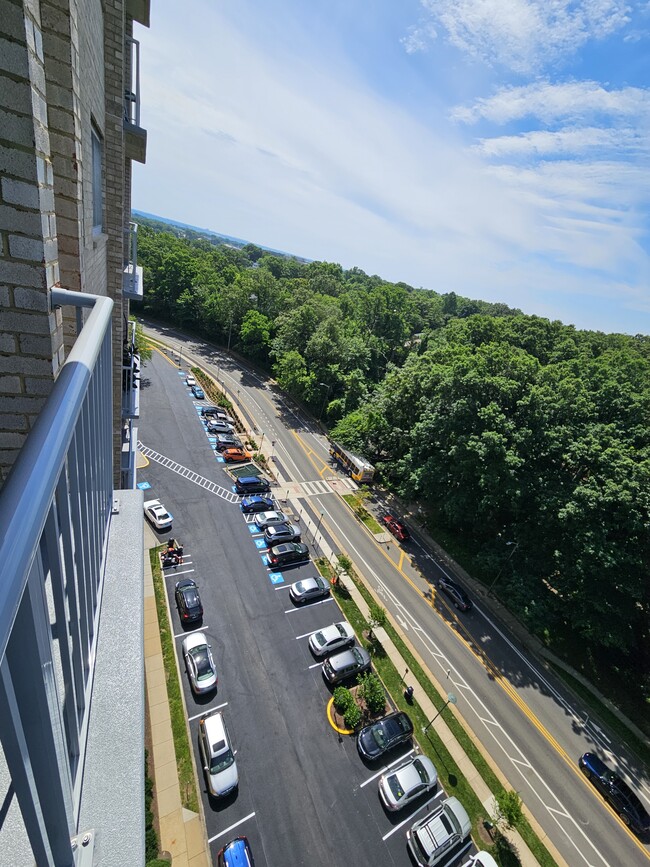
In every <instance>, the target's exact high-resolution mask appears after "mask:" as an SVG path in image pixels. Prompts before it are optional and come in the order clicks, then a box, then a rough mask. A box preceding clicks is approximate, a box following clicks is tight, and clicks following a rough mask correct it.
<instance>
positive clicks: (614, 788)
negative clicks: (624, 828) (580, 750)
mask: <svg viewBox="0 0 650 867" xmlns="http://www.w3.org/2000/svg"><path fill="white" fill-rule="evenodd" d="M578 765H579V766H580V770H581V771H582V773H583V774H584V775H585V776H586V777H587V779H588V780H589V781H590V782H591V783H592V785H593V786H594V787H595V788H596V789H598V791H599V792H600V794H601V795H602V796H603V797H604V798H605V800H606V801H608V802H609V803H610V804H611V805H612V807H613V808H614V809H615V810H616V812H617V813H618V814H619V816H620V817H621V819H622V820H623V821H624V822H625V824H626V825H628V826H629V827H630V828H631V829H632V830H633V831H634V833H635V834H639V835H642V834H648V833H650V816H649V815H648V812H647V810H646V809H645V807H644V806H643V804H642V803H641V801H640V800H639V798H638V797H637V795H636V794H635V793H634V792H633V791H632V789H631V788H630V787H629V786H628V784H627V783H626V782H625V780H623V779H622V778H621V777H619V775H618V774H617V773H616V771H612V770H611V768H608V767H607V765H606V764H605V762H603V761H602V760H601V759H600V758H599V757H598V756H597V755H596V754H595V753H585V754H584V755H582V756H580V759H579V761H578Z"/></svg>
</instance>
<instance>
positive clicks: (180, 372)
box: [177, 370, 187, 376]
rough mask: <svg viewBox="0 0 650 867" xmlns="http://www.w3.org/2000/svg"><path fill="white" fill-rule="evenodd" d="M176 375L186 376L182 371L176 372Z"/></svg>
mask: <svg viewBox="0 0 650 867" xmlns="http://www.w3.org/2000/svg"><path fill="white" fill-rule="evenodd" d="M177 373H178V375H179V376H187V374H186V373H185V371H184V370H178V371H177Z"/></svg>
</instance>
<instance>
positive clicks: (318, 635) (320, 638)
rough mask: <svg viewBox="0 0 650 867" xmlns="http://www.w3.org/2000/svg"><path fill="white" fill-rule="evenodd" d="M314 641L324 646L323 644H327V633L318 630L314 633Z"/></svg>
mask: <svg viewBox="0 0 650 867" xmlns="http://www.w3.org/2000/svg"><path fill="white" fill-rule="evenodd" d="M314 641H315V642H316V644H319V645H320V646H321V647H322V646H323V644H325V635H324V634H323V633H322V632H316V633H315V635H314Z"/></svg>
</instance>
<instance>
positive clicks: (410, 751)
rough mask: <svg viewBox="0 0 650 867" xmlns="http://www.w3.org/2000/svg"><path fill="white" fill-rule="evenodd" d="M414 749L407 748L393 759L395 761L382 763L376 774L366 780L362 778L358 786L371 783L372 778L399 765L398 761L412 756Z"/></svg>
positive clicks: (374, 778) (361, 786)
mask: <svg viewBox="0 0 650 867" xmlns="http://www.w3.org/2000/svg"><path fill="white" fill-rule="evenodd" d="M414 752H415V750H409V751H408V753H402V755H401V756H400V757H399V759H395V761H393V762H391V763H390V765H384V767H383V768H381V770H379V771H377V773H376V774H373V775H372V777H370V778H369V779H368V780H364V781H363V783H360V784H359V788H360V789H363V787H364V786H367V785H368V783H372V781H373V780H376V779H377V777H381V775H382V774H385V773H386V771H389V770H390V769H391V768H394V767H395V765H399V763H400V762H403V761H404V759H408V757H409V756H412V755H413V753H414Z"/></svg>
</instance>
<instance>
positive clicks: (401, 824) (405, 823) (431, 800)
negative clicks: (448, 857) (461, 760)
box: [381, 789, 444, 841]
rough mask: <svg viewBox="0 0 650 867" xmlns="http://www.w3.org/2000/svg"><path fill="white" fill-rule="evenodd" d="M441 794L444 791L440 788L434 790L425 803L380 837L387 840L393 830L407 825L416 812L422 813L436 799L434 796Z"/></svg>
mask: <svg viewBox="0 0 650 867" xmlns="http://www.w3.org/2000/svg"><path fill="white" fill-rule="evenodd" d="M441 795H444V791H443V790H442V789H439V790H438V791H437V792H436V794H435V795H434V796H433V798H429V800H428V801H427V802H426V804H422V806H421V807H418V808H417V810H414V811H413V812H412V813H409V815H408V816H407V817H406V819H404V821H403V822H400V823H399V825H395V827H394V828H391V829H390V831H389V832H388V834H384V836H383V837H382V838H381V839H382V840H384V841H386V840H388V838H389V837H392V836H393V834H394V833H395V831H399V829H400V828H403V827H404V825H407V824H408V823H409V822H411V821H413V819H414V818H415V817H416V816H417V814H418V813H422V812H424V811H425V810H428V809H429V807H430V806H431V804H432V803H433V802H434V801H435V800H436V798H439V797H440V796H441Z"/></svg>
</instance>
